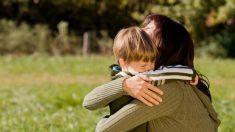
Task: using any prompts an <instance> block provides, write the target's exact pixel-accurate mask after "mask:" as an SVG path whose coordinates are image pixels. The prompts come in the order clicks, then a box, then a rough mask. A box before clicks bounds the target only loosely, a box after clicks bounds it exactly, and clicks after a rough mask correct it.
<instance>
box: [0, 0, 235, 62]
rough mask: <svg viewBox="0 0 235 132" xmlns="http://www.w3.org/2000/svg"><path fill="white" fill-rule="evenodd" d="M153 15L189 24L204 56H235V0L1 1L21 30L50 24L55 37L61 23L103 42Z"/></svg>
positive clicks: (1, 13)
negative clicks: (92, 33)
mask: <svg viewBox="0 0 235 132" xmlns="http://www.w3.org/2000/svg"><path fill="white" fill-rule="evenodd" d="M151 13H160V14H164V15H167V16H169V17H171V18H173V19H175V20H176V21H179V22H180V23H182V24H183V25H185V27H186V28H187V29H188V31H189V32H190V33H191V35H192V37H193V39H194V41H195V47H197V48H199V49H200V48H201V49H202V51H203V49H207V50H205V51H207V52H208V53H209V54H211V55H213V56H230V57H235V50H234V49H235V46H234V45H233V43H235V37H234V34H235V33H234V32H235V26H234V25H235V0H1V1H0V17H1V18H7V19H11V20H13V21H15V22H16V24H17V25H20V24H21V23H22V22H27V23H28V24H30V25H35V24H45V25H47V26H48V27H49V28H50V29H51V30H52V33H55V32H58V28H57V25H58V23H60V22H61V21H66V22H68V25H69V31H70V32H74V33H76V34H77V35H82V34H83V33H84V32H86V31H96V36H97V37H99V38H100V37H103V36H102V32H103V31H104V30H105V31H107V32H108V35H109V36H110V37H114V36H115V34H116V33H117V31H118V30H120V29H121V28H124V27H128V26H131V25H140V24H141V22H142V21H143V20H144V18H145V16H146V15H148V14H151ZM52 35H53V34H52ZM219 48H220V49H223V50H220V49H219ZM222 51H223V52H222Z"/></svg>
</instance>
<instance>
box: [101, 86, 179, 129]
mask: <svg viewBox="0 0 235 132" xmlns="http://www.w3.org/2000/svg"><path fill="white" fill-rule="evenodd" d="M160 88H161V90H162V91H163V92H164V96H163V100H164V101H163V102H162V103H161V104H160V105H155V106H153V107H148V106H146V105H145V104H143V103H141V102H140V101H138V100H134V101H132V102H131V103H129V104H128V105H126V106H124V107H123V108H122V109H120V110H119V111H118V112H116V113H115V114H113V115H111V116H109V117H108V118H103V119H101V120H100V121H99V123H98V124H97V127H96V131H97V132H116V131H118V132H123V131H128V130H130V129H132V128H134V127H136V126H138V125H140V124H143V123H145V122H148V121H150V120H153V119H156V118H159V117H163V116H167V115H170V114H172V113H173V112H174V111H175V110H176V109H177V108H178V107H179V106H180V104H181V101H182V99H183V92H182V89H181V88H180V87H179V85H178V82H172V83H169V84H165V85H162V86H160Z"/></svg>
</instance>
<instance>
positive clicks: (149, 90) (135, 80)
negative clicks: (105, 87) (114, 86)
mask: <svg viewBox="0 0 235 132" xmlns="http://www.w3.org/2000/svg"><path fill="white" fill-rule="evenodd" d="M151 81H152V80H151V79H150V78H148V77H147V76H146V75H136V76H133V77H130V78H127V79H126V80H125V81H124V87H123V89H124V91H125V92H127V93H128V94H129V95H130V96H132V97H134V98H136V99H138V100H140V101H141V102H143V103H144V104H146V105H148V106H153V104H155V105H158V104H159V103H160V102H162V98H161V97H159V96H158V95H163V92H162V91H161V90H160V89H159V88H157V87H155V86H153V85H151V84H150V83H148V82H151Z"/></svg>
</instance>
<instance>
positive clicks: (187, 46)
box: [143, 14, 211, 99]
mask: <svg viewBox="0 0 235 132" xmlns="http://www.w3.org/2000/svg"><path fill="white" fill-rule="evenodd" d="M150 22H154V24H155V26H156V28H155V29H154V31H153V35H152V36H150V37H152V39H153V41H154V42H158V43H156V45H157V50H158V57H157V58H156V64H155V69H158V68H159V67H160V66H168V65H179V64H180V65H184V66H188V67H191V68H194V64H193V60H194V45H193V41H192V39H191V37H190V34H189V33H188V31H187V30H186V29H185V27H184V26H182V25H181V24H179V23H177V22H175V21H173V20H172V19H170V18H169V17H167V16H164V15H159V14H153V15H149V16H147V17H146V18H145V20H144V23H143V27H145V26H147V25H148V24H149V23H150ZM198 75H199V82H198V85H197V87H198V88H199V89H200V90H201V91H202V92H203V93H205V94H206V95H207V96H208V97H209V98H210V99H211V95H210V91H209V81H208V80H207V79H205V78H204V77H205V76H203V75H202V74H199V73H198Z"/></svg>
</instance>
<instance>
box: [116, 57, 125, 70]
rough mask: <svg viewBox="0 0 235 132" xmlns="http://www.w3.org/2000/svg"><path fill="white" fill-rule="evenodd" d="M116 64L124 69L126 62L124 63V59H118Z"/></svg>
mask: <svg viewBox="0 0 235 132" xmlns="http://www.w3.org/2000/svg"><path fill="white" fill-rule="evenodd" d="M118 62H119V65H120V66H121V67H122V68H124V67H126V66H127V62H126V61H125V60H124V59H122V58H120V59H118Z"/></svg>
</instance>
